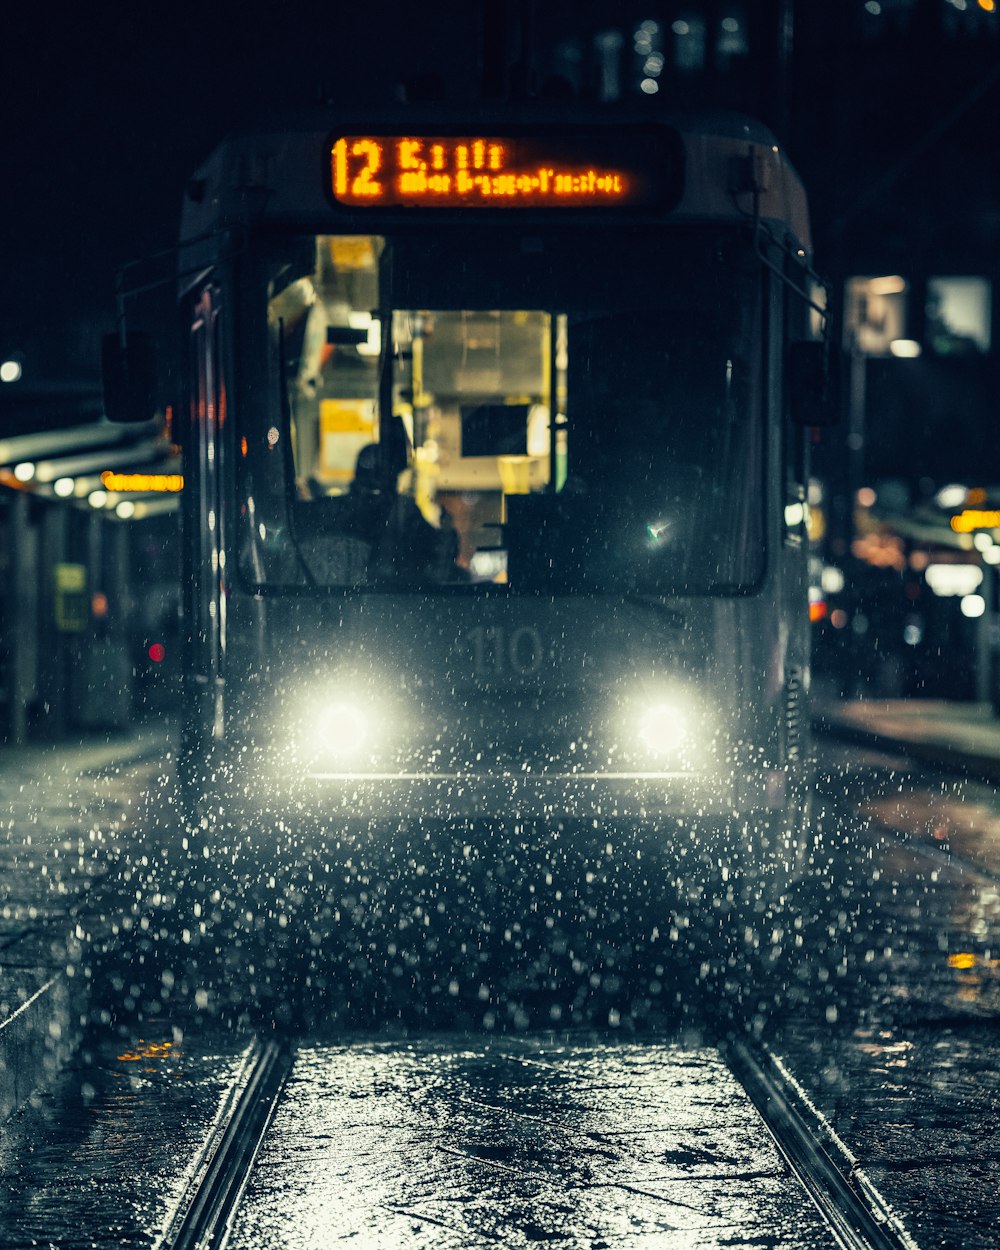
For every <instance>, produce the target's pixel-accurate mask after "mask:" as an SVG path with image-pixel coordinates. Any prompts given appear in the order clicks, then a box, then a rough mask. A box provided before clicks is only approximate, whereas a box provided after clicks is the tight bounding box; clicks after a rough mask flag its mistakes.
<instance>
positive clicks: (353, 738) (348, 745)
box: [309, 700, 372, 759]
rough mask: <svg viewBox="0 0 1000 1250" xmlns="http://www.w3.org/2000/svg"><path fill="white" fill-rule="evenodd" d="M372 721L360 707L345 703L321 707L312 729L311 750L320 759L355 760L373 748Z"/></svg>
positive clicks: (343, 701) (355, 704) (359, 705)
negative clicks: (361, 753) (370, 747)
mask: <svg viewBox="0 0 1000 1250" xmlns="http://www.w3.org/2000/svg"><path fill="white" fill-rule="evenodd" d="M371 737H372V718H371V714H370V713H369V712H368V710H367V709H366V708H364V707H363V706H361V704H359V703H354V702H350V701H347V700H342V701H339V702H336V703H331V704H329V705H328V706H325V707H320V708H319V709H317V711H316V713H315V718H314V720H313V724H312V726H311V733H310V739H311V741H310V744H309V745H310V746H311V747H312V748H313V750H314V751H315V752H316V753H317V754H320V755H330V756H336V757H337V758H339V759H348V758H353V757H354V756H356V755H358V754H359V753H360V752H361V751H362V750H363V749H364V748H365V747H366V746H368V745H369V744H370V741H371Z"/></svg>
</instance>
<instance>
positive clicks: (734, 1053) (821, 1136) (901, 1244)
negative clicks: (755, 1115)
mask: <svg viewBox="0 0 1000 1250" xmlns="http://www.w3.org/2000/svg"><path fill="white" fill-rule="evenodd" d="M721 1049H722V1054H723V1056H724V1058H725V1059H726V1062H727V1063H728V1065H729V1068H730V1071H731V1072H732V1073H733V1075H734V1076H735V1077H736V1079H737V1081H739V1083H740V1085H741V1086H742V1087H743V1089H744V1091H745V1092H746V1094H747V1096H748V1097H749V1099H750V1101H751V1102H752V1103H753V1105H754V1106H755V1107H756V1108H757V1110H758V1111H759V1112H760V1114H761V1117H762V1118H763V1120H764V1123H765V1125H766V1126H767V1128H768V1130H769V1132H770V1134H771V1136H772V1137H773V1138H774V1141H775V1144H776V1145H777V1147H778V1150H779V1152H780V1153H781V1155H782V1157H783V1158H784V1160H785V1162H786V1163H787V1164H788V1166H789V1168H790V1169H791V1171H792V1174H793V1175H794V1176H795V1177H797V1179H798V1180H799V1182H800V1183H801V1184H802V1186H803V1188H804V1189H805V1190H806V1192H807V1193H808V1195H809V1197H810V1198H811V1199H812V1201H813V1204H814V1205H815V1206H816V1208H817V1209H818V1211H819V1213H820V1215H821V1216H822V1217H823V1219H824V1220H825V1222H826V1223H827V1224H828V1225H829V1227H830V1230H831V1231H832V1233H833V1236H834V1238H835V1240H836V1241H837V1244H838V1245H839V1246H840V1247H842V1250H918V1247H917V1244H916V1242H915V1241H914V1240H913V1238H912V1237H911V1236H910V1234H909V1233H908V1232H907V1231H906V1229H905V1227H904V1226H903V1224H902V1222H901V1221H900V1219H899V1218H898V1216H896V1215H895V1213H894V1212H893V1211H891V1210H890V1208H889V1207H888V1205H887V1204H886V1203H885V1201H884V1199H883V1198H882V1196H881V1194H879V1192H878V1190H877V1189H876V1188H875V1186H874V1185H873V1184H872V1183H871V1182H870V1181H869V1180H868V1179H867V1178H866V1177H865V1176H864V1174H863V1172H862V1171H861V1169H860V1168H859V1166H858V1161H857V1159H855V1158H854V1157H853V1155H852V1154H851V1153H850V1151H849V1150H848V1149H847V1147H846V1146H845V1145H844V1143H843V1142H842V1141H841V1140H840V1139H839V1137H838V1136H837V1135H836V1133H835V1132H834V1131H833V1129H832V1128H831V1127H830V1125H829V1124H827V1123H826V1121H825V1120H824V1119H823V1117H822V1116H821V1115H820V1113H819V1112H818V1111H816V1109H815V1108H814V1107H812V1105H811V1104H810V1103H809V1101H808V1100H807V1099H806V1098H805V1097H804V1095H803V1093H802V1091H801V1090H799V1089H798V1088H797V1086H796V1083H795V1081H794V1080H793V1079H792V1077H791V1076H790V1074H789V1073H787V1072H786V1071H785V1069H784V1067H783V1065H782V1064H781V1063H780V1061H779V1060H777V1059H776V1058H775V1056H774V1055H772V1054H771V1053H770V1051H768V1050H767V1049H764V1048H762V1049H760V1050H757V1049H756V1048H751V1047H750V1046H748V1045H747V1044H746V1043H745V1042H742V1041H730V1042H728V1043H726V1044H725V1045H723V1047H722V1048H721Z"/></svg>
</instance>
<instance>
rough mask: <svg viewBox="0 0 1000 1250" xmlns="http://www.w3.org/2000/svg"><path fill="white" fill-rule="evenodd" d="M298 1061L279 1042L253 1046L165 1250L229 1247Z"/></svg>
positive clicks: (168, 1233) (194, 1170)
mask: <svg viewBox="0 0 1000 1250" xmlns="http://www.w3.org/2000/svg"><path fill="white" fill-rule="evenodd" d="M293 1061H294V1052H293V1050H292V1049H291V1048H288V1047H283V1046H281V1045H280V1044H279V1043H278V1042H275V1041H268V1042H260V1041H258V1042H255V1043H254V1045H253V1046H252V1047H251V1048H250V1051H249V1052H248V1054H247V1057H246V1060H245V1061H244V1063H243V1065H242V1067H241V1069H240V1071H239V1073H238V1074H237V1077H236V1080H235V1081H234V1082H233V1085H232V1087H231V1088H230V1090H229V1093H228V1095H227V1097H226V1099H225V1101H224V1102H223V1104H222V1106H221V1108H220V1110H219V1114H218V1115H217V1117H216V1120H215V1123H214V1124H213V1126H212V1131H211V1132H210V1133H209V1135H208V1139H207V1140H206V1142H205V1144H204V1146H203V1147H202V1150H201V1152H200V1154H199V1156H198V1157H197V1159H196V1160H195V1161H194V1165H193V1167H192V1169H191V1172H190V1175H189V1180H188V1184H187V1186H186V1187H185V1190H184V1193H183V1195H182V1197H181V1200H180V1202H179V1204H178V1205H177V1207H176V1209H175V1212H174V1215H173V1218H172V1219H171V1221H170V1223H169V1225H168V1227H167V1229H166V1231H165V1233H164V1236H163V1238H162V1240H161V1242H160V1246H161V1247H162V1250H217V1248H218V1247H221V1246H222V1245H224V1243H225V1239H226V1236H227V1234H228V1231H229V1228H230V1226H231V1223H232V1219H233V1216H234V1214H235V1212H236V1210H237V1208H238V1206H239V1201H240V1197H241V1195H242V1192H243V1188H244V1186H245V1185H246V1182H247V1179H248V1177H249V1175H250V1172H251V1170H252V1168H253V1164H254V1160H255V1159H256V1157H257V1152H258V1151H259V1149H260V1146H261V1143H262V1142H263V1140H264V1137H265V1135H266V1133H267V1130H268V1126H269V1125H270V1123H271V1118H272V1116H273V1114H274V1110H275V1107H276V1106H277V1103H278V1099H279V1098H280V1096H281V1090H282V1087H283V1086H284V1083H285V1080H286V1079H287V1077H288V1074H289V1072H290V1071H291V1067H292V1063H293Z"/></svg>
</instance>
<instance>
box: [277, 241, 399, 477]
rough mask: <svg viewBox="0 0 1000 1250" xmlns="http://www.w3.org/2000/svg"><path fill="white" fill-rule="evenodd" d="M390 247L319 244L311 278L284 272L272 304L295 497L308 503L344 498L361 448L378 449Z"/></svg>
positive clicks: (364, 243)
mask: <svg viewBox="0 0 1000 1250" xmlns="http://www.w3.org/2000/svg"><path fill="white" fill-rule="evenodd" d="M384 244H385V241H384V240H383V239H381V238H378V237H375V236H370V235H349V236H334V237H320V238H318V239H316V240H315V242H314V244H313V248H312V264H311V266H310V268H309V270H308V271H307V272H305V273H302V272H296V270H297V269H300V268H301V264H302V262H301V260H300V261H299V264H298V265H293V264H286V265H285V266H284V267H283V268H282V270H281V271H280V273H279V274H278V275H277V278H276V280H275V281H274V282H273V283H272V291H271V296H270V300H269V304H268V322H269V325H270V327H271V331H272V338H273V340H274V343H275V350H276V351H281V350H283V351H284V369H283V372H284V375H285V384H286V390H287V397H286V399H287V405H288V409H289V415H290V420H291V437H292V440H293V447H294V453H295V473H296V489H297V491H298V493H299V494H300V496H302V497H303V498H305V499H311V498H320V497H323V496H326V495H329V494H339V493H344V492H346V491H347V489H348V488H349V486H350V483H351V481H352V479H353V477H354V466H355V462H356V459H357V456H358V453H359V452H360V451H361V449H362V447H364V446H366V445H367V444H369V443H372V442H377V441H378V422H377V420H376V413H377V408H378V358H379V351H380V333H379V331H380V326H379V322H378V319H377V318H376V317H374V316H373V315H372V310H373V309H374V308H375V307H376V306H377V304H378V265H379V257H380V256H381V253H382V250H383V247H384Z"/></svg>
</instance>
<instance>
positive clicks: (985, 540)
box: [972, 530, 993, 551]
mask: <svg viewBox="0 0 1000 1250" xmlns="http://www.w3.org/2000/svg"><path fill="white" fill-rule="evenodd" d="M972 545H973V546H974V547H975V549H976V550H977V551H989V549H990V548H991V547H992V546H993V535H992V534H987V533H986V531H985V530H978V531H977V532H976V533H975V534H973V535H972Z"/></svg>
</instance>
